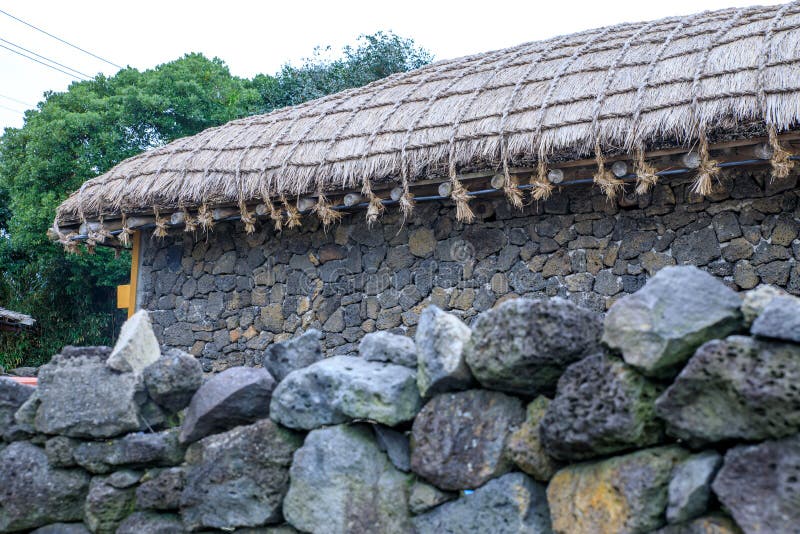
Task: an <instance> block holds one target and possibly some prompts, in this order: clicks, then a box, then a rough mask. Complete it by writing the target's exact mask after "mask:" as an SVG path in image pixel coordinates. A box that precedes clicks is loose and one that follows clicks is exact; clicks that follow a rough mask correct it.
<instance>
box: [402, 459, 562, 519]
mask: <svg viewBox="0 0 800 534" xmlns="http://www.w3.org/2000/svg"><path fill="white" fill-rule="evenodd" d="M414 527H415V528H416V530H417V532H418V533H419V534H462V533H466V532H492V533H495V534H523V533H524V534H540V533H541V534H545V533H546V534H549V533H550V532H552V530H551V527H550V512H549V510H548V507H547V497H546V495H545V489H544V486H542V485H541V484H538V483H536V482H534V481H533V479H531V478H529V477H527V476H526V475H524V474H522V473H509V474H507V475H503V476H502V477H500V478H498V479H496V480H492V481H490V482H488V483H487V484H486V485H485V486H482V487H480V488H478V489H476V490H475V492H474V493H472V494H470V495H465V496H464V497H462V498H460V499H458V500H456V501H453V502H448V503H445V504H442V505H441V506H439V507H437V508H434V509H433V510H431V511H430V512H428V513H425V514H422V515H418V516H417V517H415V518H414Z"/></svg>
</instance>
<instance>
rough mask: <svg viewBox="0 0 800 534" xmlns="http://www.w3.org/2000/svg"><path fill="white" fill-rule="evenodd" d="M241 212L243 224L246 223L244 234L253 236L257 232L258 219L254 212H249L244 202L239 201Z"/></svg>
mask: <svg viewBox="0 0 800 534" xmlns="http://www.w3.org/2000/svg"><path fill="white" fill-rule="evenodd" d="M239 212H240V213H241V219H242V223H244V232H245V233H246V234H252V233H254V232H255V231H256V218H255V216H254V215H253V212H252V211H247V205H245V203H244V200H240V201H239Z"/></svg>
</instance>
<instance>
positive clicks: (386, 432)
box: [372, 425, 411, 473]
mask: <svg viewBox="0 0 800 534" xmlns="http://www.w3.org/2000/svg"><path fill="white" fill-rule="evenodd" d="M372 430H373V431H374V432H375V442H376V443H377V444H378V447H379V448H380V449H381V450H382V451H384V452H385V453H386V455H387V456H388V457H389V461H390V462H392V465H393V466H395V467H396V468H397V469H399V470H400V471H403V472H405V473H408V472H409V471H411V449H410V448H409V443H408V436H407V435H405V434H404V433H402V432H398V431H397V430H392V429H391V428H389V427H386V426H383V425H372Z"/></svg>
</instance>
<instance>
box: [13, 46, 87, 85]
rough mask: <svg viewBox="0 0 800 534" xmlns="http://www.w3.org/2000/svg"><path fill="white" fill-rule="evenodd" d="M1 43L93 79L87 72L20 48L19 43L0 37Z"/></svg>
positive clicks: (22, 47)
mask: <svg viewBox="0 0 800 534" xmlns="http://www.w3.org/2000/svg"><path fill="white" fill-rule="evenodd" d="M0 41H3V42H4V43H6V44H10V45H11V46H13V47H16V48H19V49H20V50H24V51H25V52H27V53H29V54H33V55H34V56H36V57H38V58H42V59H43V60H45V61H49V62H50V63H52V64H53V65H58V66H59V67H64V68H65V69H67V70H71V71H72V72H74V73H76V74H79V75H81V76H83V77H84V78H87V79H89V78H91V77H92V76H91V75H90V74H86V73H85V72H81V71H79V70H77V69H73V68H72V67H68V66H66V65H64V64H63V63H59V62H58V61H54V60H52V59H50V58H49V57H44V56H43V55H41V54H37V53H36V52H34V51H33V50H28V49H27V48H25V47H24V46H20V45H18V44H17V43H12V42H11V41H6V40H5V39H3V38H2V37H0Z"/></svg>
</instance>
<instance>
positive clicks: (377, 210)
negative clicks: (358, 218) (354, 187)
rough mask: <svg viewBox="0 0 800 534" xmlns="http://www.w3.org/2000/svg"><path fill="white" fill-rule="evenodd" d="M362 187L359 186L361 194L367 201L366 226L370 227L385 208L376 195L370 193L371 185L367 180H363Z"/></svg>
mask: <svg viewBox="0 0 800 534" xmlns="http://www.w3.org/2000/svg"><path fill="white" fill-rule="evenodd" d="M362 183H363V184H364V185H362V186H361V194H362V195H364V196H366V197H367V198H368V199H369V205H368V206H367V214H366V217H367V226H372V225H373V224H374V223H375V222H376V221H377V220H378V217H380V216H381V215H382V214H383V211H384V209H385V206H384V205H383V202H381V199H380V197H379V196H378V195H376V194H375V193H373V192H372V185H371V184H370V182H369V178H364V180H363V182H362Z"/></svg>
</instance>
